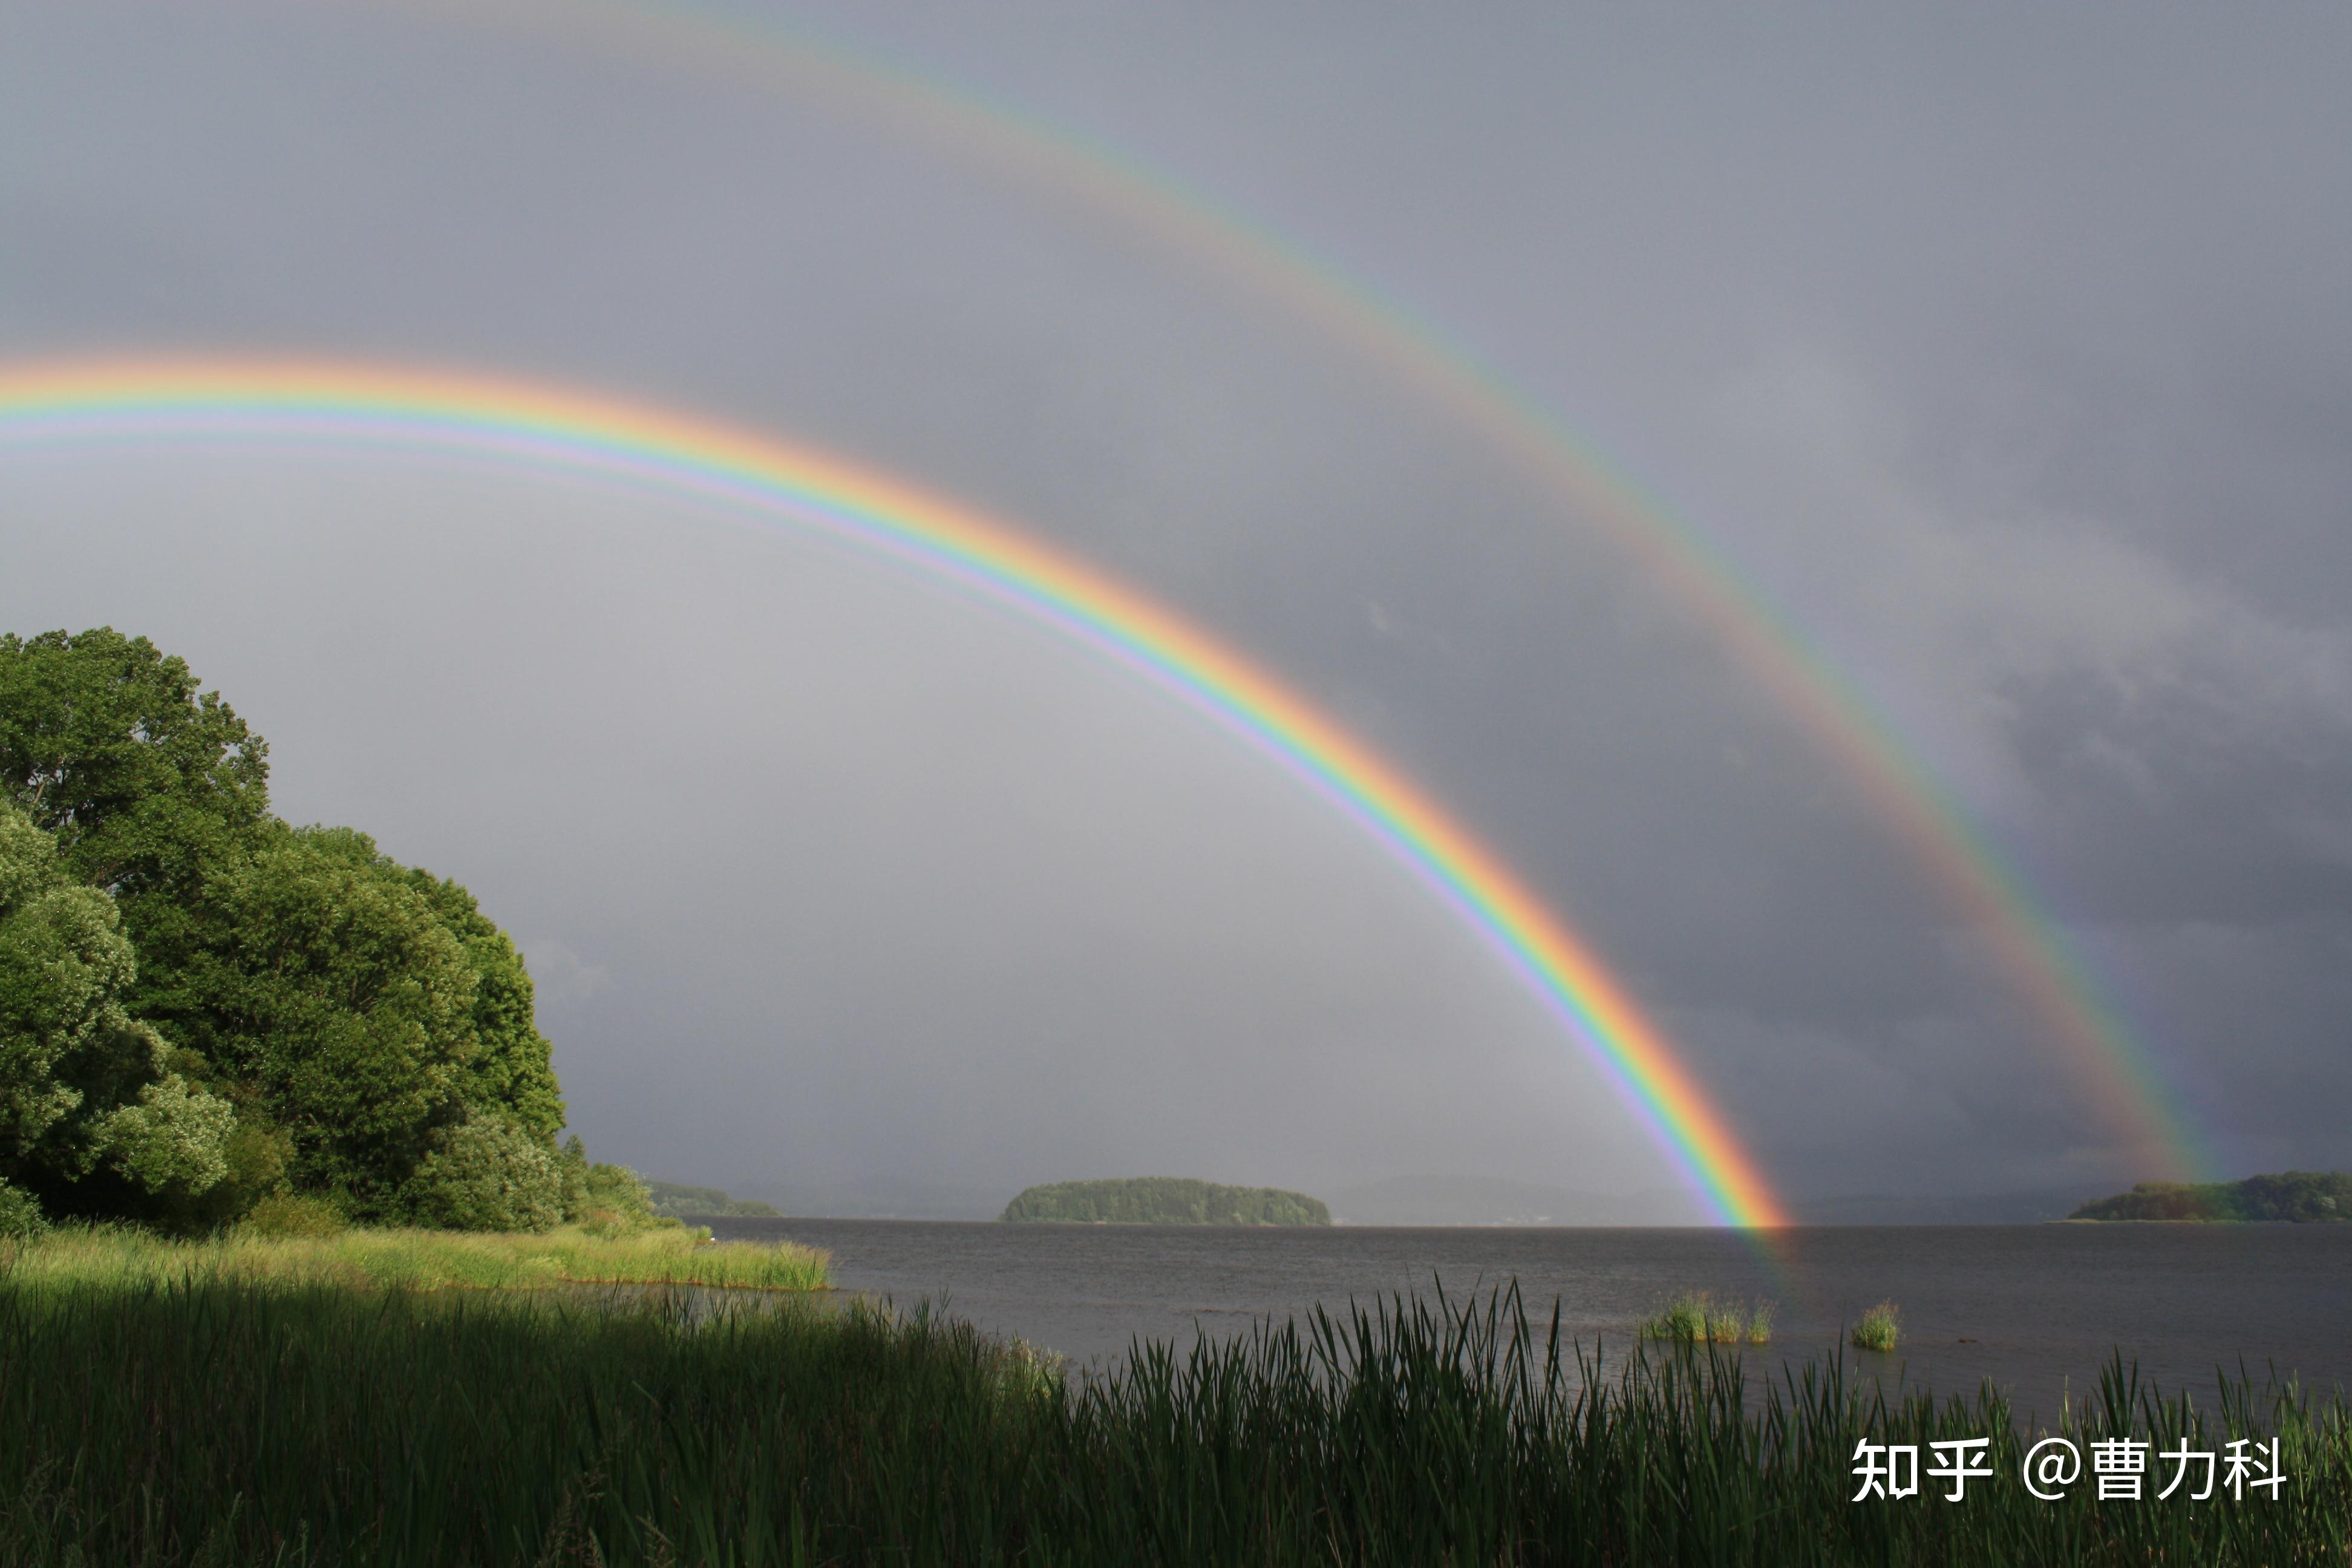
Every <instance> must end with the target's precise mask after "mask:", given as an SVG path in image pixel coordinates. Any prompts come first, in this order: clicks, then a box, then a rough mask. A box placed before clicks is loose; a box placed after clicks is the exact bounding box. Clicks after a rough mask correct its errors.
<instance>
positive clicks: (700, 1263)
mask: <svg viewBox="0 0 2352 1568" xmlns="http://www.w3.org/2000/svg"><path fill="white" fill-rule="evenodd" d="M829 1262H830V1260H829V1259H828V1258H827V1257H826V1255H825V1254H824V1253H823V1252H821V1251H818V1250H816V1249H814V1248H812V1247H796V1246H793V1245H791V1244H784V1245H781V1246H773V1247H767V1246H753V1245H751V1244H748V1243H712V1242H710V1241H709V1239H708V1238H707V1233H705V1232H701V1231H692V1230H685V1229H681V1228H677V1227H674V1226H672V1227H665V1228H663V1229H658V1230H641V1231H627V1232H621V1233H618V1234H600V1233H597V1232H593V1231H590V1230H586V1229H582V1228H579V1227H566V1228H563V1229H560V1230H552V1231H547V1232H544V1233H541V1234H530V1233H521V1234H500V1233H485V1232H467V1231H447V1230H391V1229H386V1230H345V1231H341V1232H339V1233H335V1234H331V1235H310V1236H300V1235H278V1236H259V1235H254V1234H250V1233H248V1232H245V1231H235V1230H233V1231H228V1232H225V1233H223V1234H221V1235H219V1236H216V1237H207V1238H205V1239H201V1240H192V1241H181V1240H173V1239H171V1238H168V1237H159V1236H156V1235H154V1234H152V1232H148V1231H142V1230H136V1229H132V1228H130V1227H128V1226H79V1227H65V1228H60V1229H58V1230H56V1231H53V1232H51V1233H49V1234H48V1235H47V1236H43V1237H36V1238H32V1239H29V1240H24V1241H14V1242H11V1241H0V1269H5V1270H6V1273H7V1277H8V1279H11V1280H12V1281H14V1282H16V1283H17V1284H19V1285H25V1284H35V1283H39V1284H47V1285H79V1284H86V1285H93V1286H107V1287H112V1288H117V1289H120V1288H123V1287H130V1286H139V1285H146V1284H152V1283H158V1282H162V1281H165V1280H178V1279H202V1280H208V1281H217V1282H221V1283H241V1284H249V1285H262V1284H269V1285H289V1286H300V1285H315V1286H342V1287H346V1288H357V1289H378V1290H381V1289H405V1290H438V1289H453V1288H471V1289H525V1288H529V1287H532V1286H550V1285H564V1284H582V1283H587V1284H626V1283H653V1284H670V1285H714V1286H729V1287H733V1288H738V1289H774V1290H816V1289H824V1288H825V1287H826V1286H827V1285H828V1284H829V1283H830V1279H829V1276H828V1272H827V1270H828V1266H829Z"/></svg>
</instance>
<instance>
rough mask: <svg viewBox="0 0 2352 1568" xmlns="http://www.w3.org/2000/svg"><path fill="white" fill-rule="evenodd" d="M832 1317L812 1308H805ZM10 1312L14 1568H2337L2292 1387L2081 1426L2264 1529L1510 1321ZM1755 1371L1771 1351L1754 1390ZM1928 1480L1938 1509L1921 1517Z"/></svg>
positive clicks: (51, 1305) (347, 1307)
mask: <svg viewBox="0 0 2352 1568" xmlns="http://www.w3.org/2000/svg"><path fill="white" fill-rule="evenodd" d="M767 1300H768V1301H769V1302H770V1303H771V1305H770V1307H769V1309H768V1310H761V1311H757V1312H727V1313H720V1314H719V1315H717V1316H715V1317H707V1318H703V1319H700V1320H698V1319H696V1318H694V1317H693V1316H691V1315H690V1314H688V1313H686V1312H684V1311H682V1310H670V1309H666V1308H664V1307H662V1306H661V1305H660V1304H659V1303H657V1302H656V1303H651V1304H646V1305H643V1306H640V1307H638V1308H635V1309H631V1310H582V1309H579V1308H576V1307H574V1306H571V1305H566V1304H564V1303H563V1302H562V1301H561V1300H559V1299H556V1298H553V1297H551V1296H550V1295H548V1294H546V1293H543V1292H542V1293H526V1294H510V1293H503V1292H489V1293H481V1294H475V1293H450V1292H445V1293H440V1294H436V1295H418V1294H413V1293H407V1292H400V1291H386V1292H373V1293H366V1294H357V1293H353V1292H351V1291H347V1290H340V1289H314V1288H289V1287H269V1288H263V1289H253V1288H240V1287H236V1286H231V1285H227V1284H224V1283H220V1282H211V1283H186V1282H183V1283H176V1284H166V1285H154V1284H150V1285H142V1286H138V1287H134V1288H130V1289H103V1288H94V1287H90V1286H88V1285H65V1284H58V1283H55V1282H51V1283H39V1282H26V1281H23V1280H5V1279H0V1434H5V1440H0V1564H7V1565H10V1568H14V1565H16V1564H30V1563H42V1564H49V1563H75V1562H79V1563H106V1564H125V1565H137V1564H167V1563H168V1564H179V1563H186V1564H196V1563H205V1564H216V1563H275V1564H289V1565H290V1564H321V1563H336V1564H352V1565H361V1564H386V1563H415V1564H436V1565H437V1564H464V1563H482V1564H490V1563H521V1564H529V1563H605V1564H613V1565H618V1564H656V1563H667V1564H690V1563H710V1564H742V1565H753V1564H783V1563H940V1564H946V1563H1040V1564H1045V1563H1055V1564H1061V1563H1118V1564H1127V1563H1170V1564H1173V1563H1250V1564H1283V1563H1350V1564H1372V1563H1409V1564H1414V1565H1421V1564H1430V1563H1461V1564H1503V1563H1766V1564H1776V1563H1792V1564H1793V1563H1804V1564H1816V1563H1818V1564H1830V1563H1922V1564H1927V1563H1937V1564H1941V1563H2001V1564H2014V1563H2026V1564H2062V1563H2063V1564H2070V1565H2071V1564H2076V1563H2089V1564H2125V1563H2130V1564H2134V1565H2145V1564H2150V1563H2163V1564H2200V1565H2201V1564H2208V1563H2244V1564H2256V1563H2261V1564H2290V1563H2313V1564H2317V1563H2332V1564H2342V1563H2344V1562H2345V1561H2346V1553H2347V1543H2352V1424H2347V1411H2346V1409H2345V1408H2344V1406H2342V1405H2340V1404H2327V1405H2321V1404H2316V1403H2315V1402H2313V1401H2311V1400H2309V1399H2307V1398H2306V1397H2305V1396H2304V1395H2303V1394H2300V1393H2299V1392H2298V1391H2296V1390H2294V1389H2293V1388H2291V1387H2290V1388H2277V1387H2270V1388H2264V1389H2261V1390H2256V1389H2254V1388H2253V1387H2252V1386H2251V1385H2249V1384H2246V1383H2244V1382H2243V1381H2238V1382H2234V1383H2231V1384H2226V1385H2224V1387H2223V1389H2222V1391H2221V1397H2220V1398H2219V1400H2218V1401H2217V1402H2216V1403H2213V1404H2211V1405H2205V1404H2199V1403H2192V1402H2191V1401H2189V1399H2187V1398H2185V1397H2179V1396H2176V1397H2173V1398H2170V1399H2166V1398H2161V1397H2159V1396H2158V1394H2156V1393H2155V1392H2154V1391H2153V1390H2150V1389H2148V1388H2146V1387H2145V1386H2143V1385H2142V1384H2139V1383H2138V1382H2137V1379H2136V1378H2135V1377H2134V1376H2133V1374H2132V1373H2130V1372H2129V1371H2128V1370H2126V1369H2125V1368H2124V1367H2122V1366H2120V1365H2116V1366H2113V1367H2111V1368H2110V1369H2109V1371H2108V1373H2107V1375H2106V1376H2105V1379H2104V1380H2103V1382H2102V1384H2101V1389H2100V1395H2099V1397H2098V1398H2097V1399H2096V1400H2095V1401H2093V1402H2092V1403H2091V1404H2090V1405H2089V1406H2088V1407H2087V1408H2086V1409H2084V1411H2082V1412H2081V1414H2080V1415H2078V1416H2070V1422H2071V1426H2070V1430H2071V1431H2072V1434H2073V1435H2074V1436H2076V1437H2077V1438H2078V1439H2090V1438H2095V1437H2098V1436H2105V1435H2110V1434H2118V1433H2124V1432H2131V1433H2136V1434H2137V1435H2140V1436H2150V1435H2153V1436H2158V1438H2159V1439H2160V1440H2163V1441H2166V1442H2170V1441H2174V1440H2177V1438H2178V1437H2179V1436H2180V1435H2181V1434H2183V1433H2188V1434H2191V1435H2193V1436H2194V1438H2195V1441H2196V1444H2197V1446H2198V1447H2218V1446H2219V1443H2220V1441H2221V1439H2222V1438H2223V1437H2224V1436H2225V1435H2227V1434H2235V1433H2240V1432H2248V1431H2255V1430H2261V1431H2264V1432H2266V1433H2267V1432H2270V1431H2275V1432H2276V1433H2278V1434H2279V1436H2280V1440H2281V1444H2282V1448H2283V1452H2284V1468H2285V1471H2286V1473H2287V1475H2288V1476H2289V1477H2290V1481H2289V1484H2288V1486H2287V1489H2286V1492H2285V1495H2284V1497H2283V1498H2282V1499H2281V1500H2278V1501H2277V1502H2275V1503H2273V1502H2271V1501H2268V1500H2260V1501H2252V1500H2250V1501H2246V1502H2241V1503H2233V1502H2230V1501H2227V1500H2221V1501H2215V1502H2211V1503H2207V1504H2197V1505H2190V1504H2186V1503H2181V1502H2179V1501H2174V1502H2166V1503H2158V1502H2155V1501H2147V1502H2139V1503H2101V1502H2099V1501H2098V1500H2097V1499H2096V1497H2095V1489H2093V1488H2092V1487H2091V1486H2089V1485H2088V1484H2087V1483H2085V1484H2082V1485H2078V1486H2076V1487H2075V1488H2074V1490H2073V1492H2072V1493H2071V1494H2070V1496H2069V1498H2068V1500H2066V1501H2063V1502H2060V1503H2054V1504H2053V1503H2042V1502H2038V1501H2035V1500H2032V1498H2030V1497H2029V1496H2028V1495H2027V1494H2026V1493H2025V1491H2024V1490H2023V1489H2022V1488H2021V1485H2020V1484H2019V1483H2018V1481H2017V1479H2016V1478H2017V1464H2018V1459H2019V1458H2020V1454H2021V1447H2022V1439H2021V1436H2020V1435H2019V1432H2018V1429H2017V1426H2018V1424H2017V1422H2016V1419H2015V1416H2014V1413H2013V1412H2012V1411H2011V1409H2010V1408H2009V1406H2008V1405H2006V1404H2004V1403H2003V1402H2002V1401H2001V1400H2000V1397H1999V1396H1998V1395H1996V1394H1992V1393H1990V1392H1989V1391H1987V1392H1980V1393H1979V1394H1976V1395H1973V1396H1970V1397H1966V1398H1951V1399H1947V1400H1944V1401H1941V1402H1937V1401H1934V1400H1931V1399H1929V1398H1928V1397H1927V1396H1926V1395H1924V1394H1915V1395H1912V1396H1909V1397H1906V1398H1899V1399H1897V1398H1891V1397H1889V1396H1888V1395H1886V1394H1884V1393H1883V1392H1882V1391H1881V1388H1880V1385H1879V1384H1878V1383H1877V1380H1875V1379H1874V1378H1870V1377H1867V1376H1849V1374H1848V1373H1847V1371H1846V1369H1845V1367H1844V1365H1843V1362H1842V1360H1839V1359H1834V1358H1833V1359H1832V1360H1830V1361H1828V1362H1825V1363H1814V1364H1811V1365H1809V1366H1806V1367H1803V1368H1801V1369H1799V1370H1797V1371H1795V1372H1792V1373H1790V1374H1789V1376H1788V1377H1787V1378H1785V1379H1784V1380H1780V1381H1778V1382H1776V1383H1774V1384H1772V1385H1771V1386H1770V1387H1769V1389H1765V1390H1762V1391H1759V1390H1757V1389H1756V1388H1754V1387H1752V1386H1751V1385H1750V1384H1749V1381H1748V1377H1749V1373H1748V1368H1746V1367H1743V1365H1742V1358H1741V1357H1739V1356H1738V1355H1734V1354H1729V1353H1725V1352H1715V1351H1713V1350H1711V1349H1709V1348H1707V1347H1706V1346H1703V1345H1678V1344H1677V1345H1666V1346H1663V1347H1642V1346H1639V1345H1637V1346H1636V1348H1635V1350H1634V1352H1633V1355H1632V1357H1631V1359H1630V1360H1627V1361H1624V1362H1622V1363H1620V1362H1614V1361H1612V1362H1609V1363H1603V1362H1602V1361H1601V1360H1600V1359H1599V1358H1598V1356H1597V1355H1596V1354H1594V1353H1591V1352H1579V1350H1578V1349H1577V1347H1575V1346H1574V1345H1572V1344H1570V1343H1568V1342H1564V1341H1563V1340H1562V1338H1561V1336H1560V1333H1559V1322H1558V1319H1557V1317H1556V1316H1555V1317H1554V1318H1553V1319H1552V1320H1551V1321H1549V1323H1545V1322H1542V1321H1530V1320H1529V1319H1528V1317H1527V1316H1526V1315H1525V1314H1524V1313H1523V1312H1521V1311H1520V1310H1519V1304H1518V1301H1517V1298H1516V1296H1515V1295H1513V1294H1510V1293H1505V1294H1502V1295H1498V1296H1492V1297H1488V1298H1486V1299H1485V1300H1482V1301H1479V1302H1475V1303H1473V1304H1471V1305H1468V1306H1462V1305H1458V1304H1454V1303H1449V1302H1446V1301H1444V1300H1437V1301H1433V1302H1423V1301H1398V1302H1392V1303H1390V1304H1389V1305H1387V1306H1385V1307H1380V1308H1374V1309H1371V1310H1358V1311H1354V1312H1351V1313H1350V1314H1349V1315H1346V1316H1329V1315H1325V1314H1321V1313H1317V1314H1315V1315H1312V1316H1310V1317H1308V1318H1307V1319H1306V1320H1304V1321H1297V1322H1291V1323H1286V1324H1281V1325H1270V1326H1263V1327H1261V1328H1260V1329H1259V1330H1258V1331H1256V1332H1255V1333H1253V1334H1251V1335H1249V1336H1246V1337H1244V1338H1242V1339H1239V1340H1236V1341H1232V1342H1207V1341H1204V1342H1199V1343H1196V1344H1194V1345H1193V1346H1192V1347H1191V1348H1190V1349H1187V1350H1181V1351H1180V1350H1177V1349H1175V1348H1172V1347H1171V1346H1168V1345H1165V1344H1157V1343H1155V1344H1148V1345H1142V1346H1139V1347H1138V1348H1137V1350H1136V1351H1135V1352H1134V1353H1133V1355H1132V1356H1131V1357H1130V1358H1129V1361H1128V1362H1127V1363H1125V1364H1124V1365H1123V1366H1121V1367H1120V1368H1119V1369H1118V1370H1117V1371H1115V1372H1114V1373H1110V1374H1108V1375H1104V1376H1100V1377H1096V1378H1091V1379H1075V1378H1065V1377H1064V1376H1063V1375H1062V1374H1061V1373H1059V1372H1058V1371H1057V1370H1056V1369H1055V1368H1054V1367H1053V1366H1051V1365H1050V1364H1045V1363H1040V1362H1039V1361H1037V1360H1036V1359H1035V1358H1034V1357H1032V1356H1030V1355H1027V1354H1025V1353H1024V1352H1021V1351H1020V1350H1019V1349H1018V1348H1016V1347H1009V1346H1006V1345H1004V1344H1002V1343H1000V1342H994V1341H992V1340H990V1339H988V1338H986V1337H984V1336H982V1335H981V1334H979V1333H977V1332H975V1331H973V1330H971V1328H970V1327H968V1326H965V1325H962V1324H960V1323H957V1322H953V1321H946V1320H943V1319H940V1318H938V1317H933V1316H929V1315H924V1314H917V1315H915V1316H913V1317H910V1318H904V1319H899V1318H893V1317H890V1316H887V1315H886V1314H884V1313H881V1312H879V1311H877V1310H872V1309H868V1308H859V1307H855V1306H852V1307H849V1308H846V1309H844V1310H822V1309H820V1308H819V1307H817V1306H816V1305H814V1302H813V1301H809V1300H804V1299H798V1298H789V1297H773V1298H768V1299H767ZM819 1300H821V1299H819ZM1750 1364H1751V1365H1752V1358H1750ZM1865 1436H1866V1437H1868V1438H1869V1439H1871V1440H1873V1441H1877V1442H1888V1441H1893V1442H1917V1443H1924V1442H1926V1441H1927V1440H1929V1439H1931V1438H1935V1437H1949V1436H1985V1437H1990V1439H1992V1442H1993V1457H1994V1468H1995V1470H1996V1472H1997V1477H1996V1479H1994V1480H1992V1481H1990V1482H1980V1483H1977V1484H1976V1485H1975V1487H1974V1488H1972V1489H1971V1492H1970V1495H1969V1498H1968V1499H1967V1500H1966V1501H1964V1502H1961V1503H1948V1502H1946V1501H1943V1500H1941V1499H1940V1498H1938V1497H1936V1496H1932V1495H1930V1496H1923V1497H1917V1498H1911V1499H1906V1500H1900V1501H1897V1502H1893V1503H1889V1502H1885V1501H1883V1500H1874V1501H1872V1502H1869V1503H1860V1504H1857V1503H1853V1502H1850V1501H1848V1499H1849V1498H1850V1497H1851V1496H1852V1494H1853V1490H1854V1483H1853V1477H1852V1473H1851V1468H1852V1455H1853V1447H1854V1445H1855V1444H1856V1443H1857V1442H1858V1441H1860V1440H1862V1439H1863V1438H1864V1437H1865ZM1933 1489H1934V1486H1933V1483H1931V1491H1932V1490H1933Z"/></svg>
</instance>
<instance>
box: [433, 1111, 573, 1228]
mask: <svg viewBox="0 0 2352 1568" xmlns="http://www.w3.org/2000/svg"><path fill="white" fill-rule="evenodd" d="M435 1143H436V1147H435V1148H434V1150H433V1152H431V1153H429V1154H427V1155H426V1156H425V1161H424V1163H422V1164H420V1165H418V1166H417V1168H416V1174H415V1175H414V1176H412V1177H411V1178H409V1180H408V1183H407V1184H406V1185H405V1186H404V1187H403V1188H402V1189H401V1191H402V1196H403V1197H404V1200H405V1203H404V1207H405V1208H406V1209H407V1211H408V1213H409V1215H410V1216H411V1217H412V1218H414V1219H415V1221H416V1223H417V1224H419V1225H425V1226H440V1227H441V1228H443V1229H446V1230H550V1229H552V1228H553V1227H554V1226H555V1225H556V1223H557V1222H558V1221H559V1220H561V1219H562V1217H563V1173H562V1169H561V1168H560V1166H559V1165H558V1163H557V1160H556V1156H555V1152H554V1151H553V1150H551V1149H549V1148H546V1147H545V1146H543V1145H541V1143H539V1142H537V1141H536V1140H534V1139H533V1138H532V1137H531V1136H530V1134H529V1133H527V1132H524V1131H520V1129H518V1128H516V1127H514V1126H513V1125H512V1124H511V1123H509V1122H506V1121H499V1120H498V1119H496V1118H493V1117H483V1118H480V1119H478V1120H476V1121H467V1122H465V1123H463V1124H462V1125H460V1126H457V1127H451V1128H447V1129H445V1130H444V1131H442V1132H441V1133H439V1134H438V1135H437V1136H436V1140H435Z"/></svg>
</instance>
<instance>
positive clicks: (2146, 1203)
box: [2066, 1171, 2352, 1225]
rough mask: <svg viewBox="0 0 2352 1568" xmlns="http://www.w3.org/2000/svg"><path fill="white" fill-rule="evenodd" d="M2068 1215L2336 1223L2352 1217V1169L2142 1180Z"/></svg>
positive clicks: (2236, 1222)
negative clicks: (2232, 1178) (2194, 1180)
mask: <svg viewBox="0 0 2352 1568" xmlns="http://www.w3.org/2000/svg"><path fill="white" fill-rule="evenodd" d="M2066 1217H2067V1218H2068V1219H2087V1220H2186V1221H2189V1222H2201V1223H2205V1224H2213V1225H2250V1224H2284V1225H2331V1224H2341V1223H2342V1222H2344V1221H2346V1220H2352V1172H2347V1171H2326V1172H2315V1171H2286V1172H2283V1173H2280V1174H2278V1175H2275V1176H2248V1177H2247V1178H2246V1179H2245V1180H2244V1181H2242V1182H2212V1183H2205V1184H2189V1183H2184V1182H2142V1183H2140V1184H2138V1185H2137V1186H2135V1187H2133V1188H2132V1190H2131V1191H2129V1192H2127V1193H2118V1194H2116V1195H2115V1196H2114V1197H2111V1198H2099V1199H2096V1200H2095V1201H2093V1202H2091V1203H2087V1204H2084V1205H2083V1206H2082V1207H2080V1208H2078V1209H2076V1210H2075V1211H2074V1213H2073V1214H2070V1215H2067V1216H2066Z"/></svg>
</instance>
